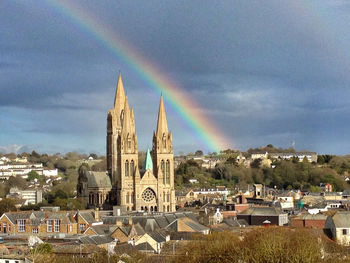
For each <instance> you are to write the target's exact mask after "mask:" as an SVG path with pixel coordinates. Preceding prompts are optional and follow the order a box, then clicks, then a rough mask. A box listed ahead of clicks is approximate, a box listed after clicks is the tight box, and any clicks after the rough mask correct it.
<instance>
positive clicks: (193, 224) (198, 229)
mask: <svg viewBox="0 0 350 263" xmlns="http://www.w3.org/2000/svg"><path fill="white" fill-rule="evenodd" d="M179 222H182V223H184V224H185V225H186V226H188V227H190V228H191V229H192V230H193V231H195V232H204V231H207V230H209V228H207V227H205V226H203V225H201V224H200V223H198V222H196V221H193V220H192V219H190V218H187V217H184V218H178V219H176V220H175V221H174V222H172V223H171V224H169V225H168V226H167V227H166V229H169V230H173V231H177V232H178V231H179V225H178V223H179Z"/></svg>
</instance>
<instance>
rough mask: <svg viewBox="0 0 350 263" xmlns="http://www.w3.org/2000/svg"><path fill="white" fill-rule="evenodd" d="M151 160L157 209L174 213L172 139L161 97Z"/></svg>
mask: <svg viewBox="0 0 350 263" xmlns="http://www.w3.org/2000/svg"><path fill="white" fill-rule="evenodd" d="M152 157H153V158H152V159H153V164H154V174H155V176H156V178H157V179H158V195H159V197H160V198H159V209H160V210H161V211H164V212H173V211H175V190H174V151H173V137H172V134H171V132H169V130H168V122H167V119H166V114H165V108H164V102H163V96H161V98H160V103H159V110H158V120H157V130H156V131H155V132H154V133H153V149H152Z"/></svg>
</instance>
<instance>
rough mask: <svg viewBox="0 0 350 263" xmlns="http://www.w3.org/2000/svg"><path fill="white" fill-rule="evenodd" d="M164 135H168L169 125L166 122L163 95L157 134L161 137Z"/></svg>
mask: <svg viewBox="0 0 350 263" xmlns="http://www.w3.org/2000/svg"><path fill="white" fill-rule="evenodd" d="M163 133H168V123H167V120H166V114H165V108H164V102H163V95H161V97H160V103H159V110H158V121H157V134H158V135H161V134H163Z"/></svg>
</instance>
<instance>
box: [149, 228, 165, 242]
mask: <svg viewBox="0 0 350 263" xmlns="http://www.w3.org/2000/svg"><path fill="white" fill-rule="evenodd" d="M149 235H150V237H152V238H153V239H154V240H155V241H156V242H158V243H163V242H166V235H164V233H162V231H153V232H151V233H149Z"/></svg>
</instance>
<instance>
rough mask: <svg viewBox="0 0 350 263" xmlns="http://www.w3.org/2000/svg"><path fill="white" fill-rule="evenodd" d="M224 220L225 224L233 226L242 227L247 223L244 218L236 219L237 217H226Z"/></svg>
mask: <svg viewBox="0 0 350 263" xmlns="http://www.w3.org/2000/svg"><path fill="white" fill-rule="evenodd" d="M224 222H225V223H226V224H227V225H229V226H233V227H242V226H248V225H249V224H248V223H247V221H245V220H244V219H237V218H226V219H224Z"/></svg>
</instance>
